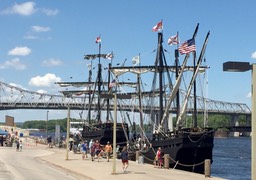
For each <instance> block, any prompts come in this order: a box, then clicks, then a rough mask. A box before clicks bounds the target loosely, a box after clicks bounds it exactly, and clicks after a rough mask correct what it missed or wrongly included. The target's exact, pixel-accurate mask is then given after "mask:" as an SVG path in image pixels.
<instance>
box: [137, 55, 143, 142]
mask: <svg viewBox="0 0 256 180" xmlns="http://www.w3.org/2000/svg"><path fill="white" fill-rule="evenodd" d="M139 59H140V54H139ZM139 66H140V61H139ZM137 83H138V95H139V108H140V127H141V130H142V131H140V132H141V137H143V138H144V136H143V131H144V125H143V115H142V103H141V99H142V97H141V84H140V83H141V77H140V73H139V74H137ZM143 140H144V139H143Z"/></svg>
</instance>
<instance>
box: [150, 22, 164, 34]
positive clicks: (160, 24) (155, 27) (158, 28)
mask: <svg viewBox="0 0 256 180" xmlns="http://www.w3.org/2000/svg"><path fill="white" fill-rule="evenodd" d="M161 29H163V22H162V20H161V21H160V22H159V23H157V24H156V25H155V26H154V27H153V28H152V31H154V32H156V31H159V30H161Z"/></svg>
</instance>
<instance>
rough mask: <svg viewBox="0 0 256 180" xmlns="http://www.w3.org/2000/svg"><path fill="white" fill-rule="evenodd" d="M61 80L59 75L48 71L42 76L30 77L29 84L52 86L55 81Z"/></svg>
mask: <svg viewBox="0 0 256 180" xmlns="http://www.w3.org/2000/svg"><path fill="white" fill-rule="evenodd" d="M58 81H61V78H60V77H57V76H56V75H55V74H51V73H48V74H46V75H44V76H36V77H33V78H31V79H30V81H29V83H28V84H29V85H30V86H36V87H52V86H54V83H55V82H58Z"/></svg>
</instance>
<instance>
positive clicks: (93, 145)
mask: <svg viewBox="0 0 256 180" xmlns="http://www.w3.org/2000/svg"><path fill="white" fill-rule="evenodd" d="M90 155H91V159H92V161H94V156H95V144H94V142H93V140H92V142H91V143H90Z"/></svg>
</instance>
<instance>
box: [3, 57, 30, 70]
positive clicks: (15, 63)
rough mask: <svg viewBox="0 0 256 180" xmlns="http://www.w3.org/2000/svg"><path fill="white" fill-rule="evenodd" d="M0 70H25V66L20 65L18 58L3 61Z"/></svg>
mask: <svg viewBox="0 0 256 180" xmlns="http://www.w3.org/2000/svg"><path fill="white" fill-rule="evenodd" d="M0 69H16V70H24V69H26V65H25V64H22V63H21V62H20V59H19V58H14V59H12V60H10V61H5V62H4V63H3V64H0Z"/></svg>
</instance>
